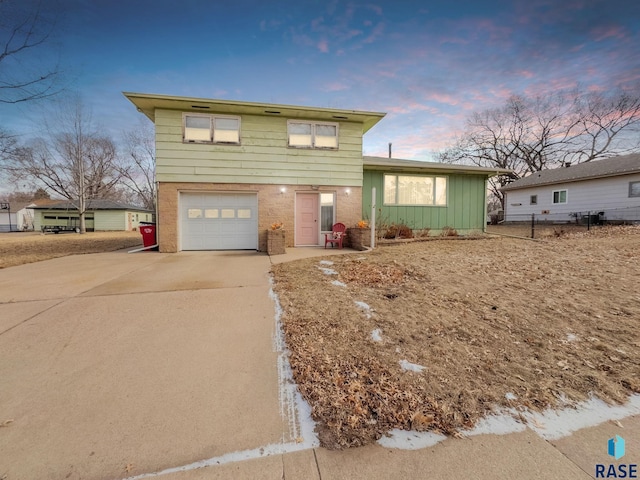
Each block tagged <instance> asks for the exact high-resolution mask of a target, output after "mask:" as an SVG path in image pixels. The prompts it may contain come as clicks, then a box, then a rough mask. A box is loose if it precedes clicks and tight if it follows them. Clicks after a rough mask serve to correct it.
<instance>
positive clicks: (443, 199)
mask: <svg viewBox="0 0 640 480" xmlns="http://www.w3.org/2000/svg"><path fill="white" fill-rule="evenodd" d="M446 204H447V178H446V177H436V205H446Z"/></svg>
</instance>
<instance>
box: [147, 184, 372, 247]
mask: <svg viewBox="0 0 640 480" xmlns="http://www.w3.org/2000/svg"><path fill="white" fill-rule="evenodd" d="M283 186H284V187H285V188H286V192H284V193H282V192H281V191H280V190H281V188H282V187H283ZM347 190H349V193H347ZM180 192H204V193H206V192H222V193H224V192H239V193H243V192H244V193H257V194H258V250H260V251H262V252H264V251H266V250H267V229H268V228H270V226H271V224H273V223H276V222H283V223H284V229H285V230H286V246H287V247H293V246H294V238H295V223H294V218H295V217H294V215H295V197H296V192H305V193H330V192H335V194H336V204H335V217H336V222H342V223H344V224H345V225H346V226H347V227H351V226H355V224H356V223H357V222H358V221H359V220H361V215H362V187H331V186H322V188H321V189H320V190H313V189H312V188H311V185H263V184H246V183H224V184H223V183H169V182H161V183H160V184H159V185H158V228H157V231H158V242H159V244H160V251H161V252H168V253H169V252H177V251H178V247H179V239H178V232H179V228H178V222H179V218H180V217H179V211H178V207H179V194H180Z"/></svg>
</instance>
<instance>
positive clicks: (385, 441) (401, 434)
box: [378, 428, 447, 450]
mask: <svg viewBox="0 0 640 480" xmlns="http://www.w3.org/2000/svg"><path fill="white" fill-rule="evenodd" d="M446 438H447V437H445V436H444V435H439V434H437V433H432V432H414V431H407V430H399V429H397V428H394V429H393V430H391V431H390V432H389V433H388V436H385V437H382V438H381V439H380V440H378V444H379V445H382V446H383V447H386V448H397V449H400V450H419V449H421V448H427V447H432V446H434V445H436V444H438V443H440V442H441V441H443V440H445V439H446Z"/></svg>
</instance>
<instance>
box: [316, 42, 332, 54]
mask: <svg viewBox="0 0 640 480" xmlns="http://www.w3.org/2000/svg"><path fill="white" fill-rule="evenodd" d="M316 46H317V47H318V50H320V51H321V52H322V53H329V42H327V41H326V40H320V41H319V42H318V44H317V45H316Z"/></svg>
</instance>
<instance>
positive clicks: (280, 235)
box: [267, 230, 285, 255]
mask: <svg viewBox="0 0 640 480" xmlns="http://www.w3.org/2000/svg"><path fill="white" fill-rule="evenodd" d="M284 240H285V231H284V230H267V253H268V254H269V255H282V254H284V253H285V249H284Z"/></svg>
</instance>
